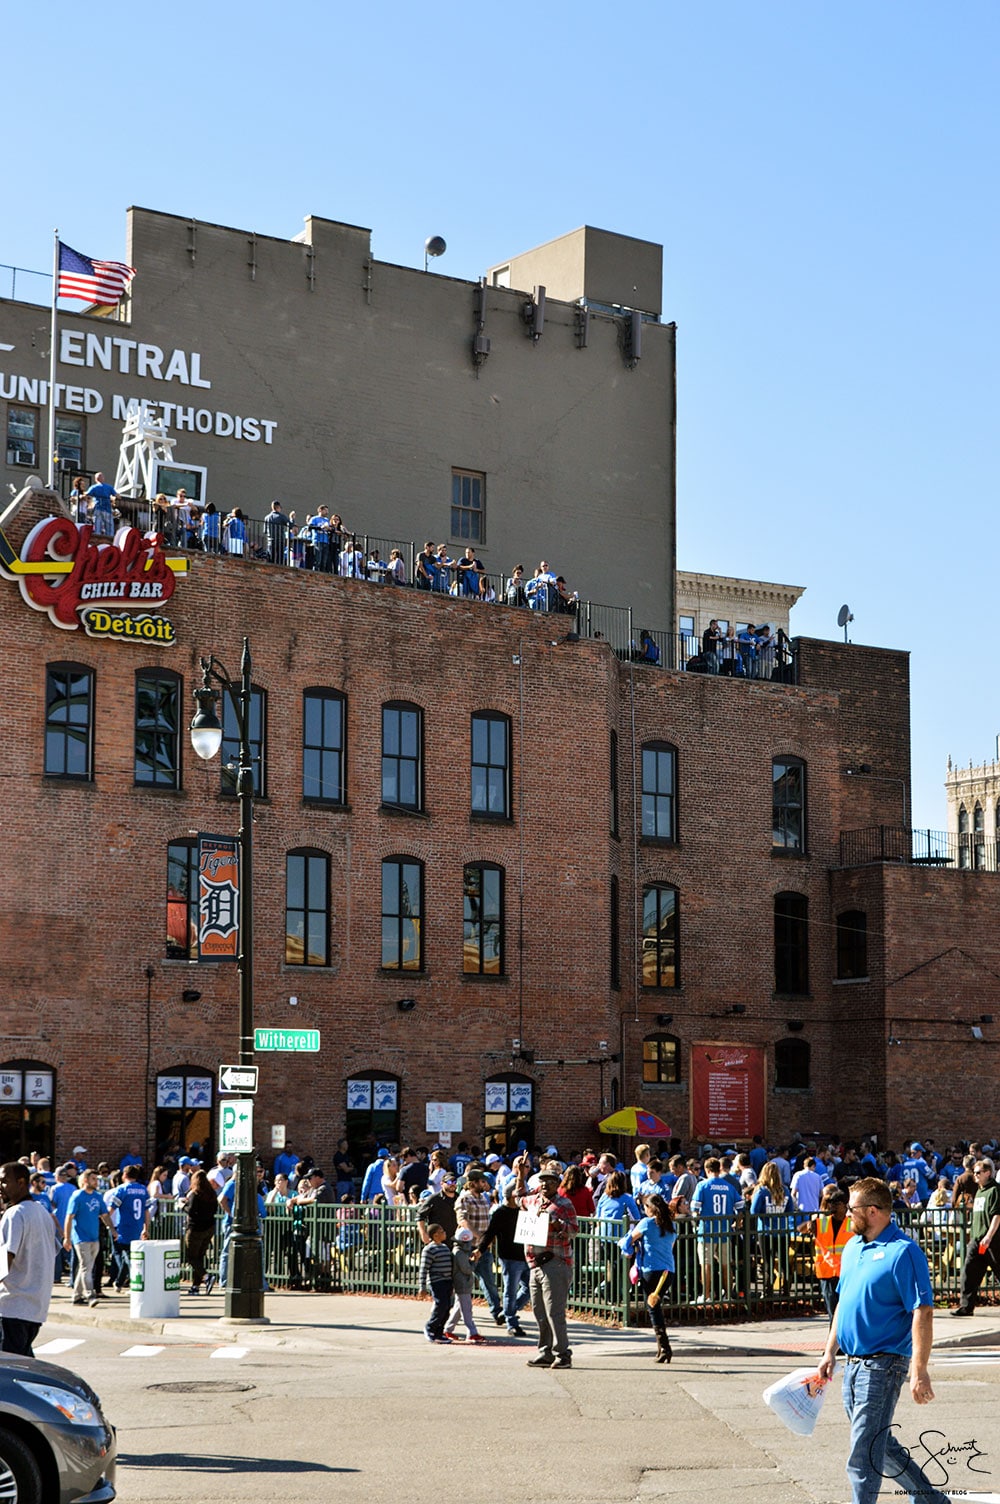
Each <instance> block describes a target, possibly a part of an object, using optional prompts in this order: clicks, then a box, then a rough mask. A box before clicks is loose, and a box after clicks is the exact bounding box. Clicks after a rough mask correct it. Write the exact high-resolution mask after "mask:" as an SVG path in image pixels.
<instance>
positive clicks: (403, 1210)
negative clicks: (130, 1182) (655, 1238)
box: [156, 1203, 1000, 1326]
mask: <svg viewBox="0 0 1000 1504" xmlns="http://www.w3.org/2000/svg"><path fill="white" fill-rule="evenodd" d="M418 1211H419V1208H418V1207H415V1206H383V1205H381V1204H379V1205H372V1204H361V1205H358V1204H353V1203H352V1204H350V1205H338V1206H334V1205H322V1204H321V1205H317V1206H302V1207H290V1208H287V1209H284V1208H282V1209H278V1208H269V1209H268V1214H267V1216H266V1217H265V1218H264V1223H263V1250H264V1273H265V1277H266V1279H267V1282H268V1284H269V1285H271V1286H272V1287H273V1288H274V1289H293V1290H294V1289H308V1290H317V1291H335V1292H339V1293H342V1294H345V1295H411V1296H413V1295H417V1294H418V1293H419V1289H420V1256H421V1253H422V1250H423V1243H422V1241H421V1238H420V1234H419V1232H418V1230H417V1225H416V1223H417V1215H418ZM942 1214H943V1215H942ZM894 1220H895V1221H896V1224H897V1226H899V1227H900V1228H901V1229H902V1230H903V1231H905V1232H907V1233H908V1234H909V1235H910V1236H911V1237H912V1238H914V1239H915V1241H916V1242H917V1243H918V1244H919V1245H920V1247H921V1248H922V1249H923V1250H924V1253H925V1254H926V1255H927V1260H928V1264H929V1266H930V1275H931V1288H932V1289H933V1291H934V1297H935V1301H936V1302H937V1303H938V1304H939V1305H942V1304H954V1303H956V1302H957V1300H958V1298H959V1291H960V1286H961V1274H962V1265H963V1263H964V1260H965V1253H966V1247H967V1243H968V1236H969V1220H970V1219H969V1214H968V1213H967V1212H964V1211H952V1210H951V1209H950V1208H941V1209H940V1212H939V1211H938V1210H937V1209H935V1208H928V1209H927V1210H918V1211H914V1212H902V1211H901V1212H897V1213H896V1214H895V1218H894ZM783 1221H784V1222H786V1225H781V1224H782V1222H783ZM224 1227H225V1223H224V1218H223V1217H222V1216H221V1214H220V1216H219V1217H218V1219H217V1222H216V1235H215V1240H214V1242H213V1244H212V1246H211V1248H210V1249H209V1252H208V1255H207V1257H206V1269H208V1270H209V1271H210V1272H211V1273H213V1274H217V1272H218V1265H219V1258H220V1255H221V1252H222V1244H223V1238H224ZM156 1229H157V1236H159V1237H167V1238H179V1239H180V1240H181V1244H182V1250H183V1235H184V1213H183V1211H182V1210H180V1209H178V1208H176V1207H174V1206H166V1207H164V1206H161V1207H160V1208H159V1210H158V1213H157V1224H156ZM626 1231H627V1224H626V1223H625V1222H617V1221H608V1220H602V1219H600V1218H597V1217H581V1218H580V1219H579V1224H578V1231H577V1233H576V1236H575V1238H574V1240H573V1255H574V1272H573V1285H572V1289H571V1292H570V1299H569V1307H570V1310H571V1311H572V1312H573V1313H574V1314H576V1315H578V1316H582V1317H584V1318H587V1319H590V1320H595V1321H601V1322H606V1323H608V1324H616V1325H620V1326H643V1325H646V1324H647V1323H648V1312H647V1310H646V1303H645V1298H644V1296H643V1292H642V1288H641V1285H640V1286H634V1285H632V1283H631V1281H630V1278H629V1261H628V1259H627V1258H626V1256H625V1255H624V1254H623V1253H622V1251H621V1249H620V1247H619V1240H620V1239H621V1238H622V1236H623V1235H624V1233H625V1232H626ZM675 1231H676V1233H677V1239H676V1242H675V1244H674V1262H675V1266H676V1272H675V1275H674V1278H673V1280H672V1281H671V1282H670V1284H669V1285H668V1287H667V1288H666V1289H665V1290H664V1292H663V1295H662V1301H663V1307H664V1312H665V1314H666V1317H667V1321H668V1324H669V1323H673V1324H674V1325H675V1326H677V1325H684V1324H685V1323H697V1324H699V1325H701V1324H707V1323H711V1322H713V1321H715V1322H722V1321H734V1320H752V1319H754V1318H755V1317H757V1318H764V1317H768V1316H781V1315H795V1314H800V1315H801V1314H805V1313H808V1312H815V1311H821V1310H822V1309H823V1301H822V1297H821V1293H820V1287H819V1281H818V1279H817V1277H816V1274H815V1244H814V1240H813V1235H812V1222H811V1218H810V1217H808V1216H807V1215H806V1214H804V1213H799V1212H796V1213H791V1214H785V1215H784V1216H783V1217H782V1218H771V1219H768V1218H757V1217H752V1216H750V1215H749V1214H746V1215H744V1216H742V1217H740V1218H737V1219H736V1220H735V1221H732V1220H729V1219H726V1218H702V1219H701V1220H700V1221H698V1222H692V1221H690V1220H687V1219H685V1220H679V1221H677V1222H676V1223H675ZM495 1268H496V1276H497V1283H498V1285H499V1284H501V1283H502V1277H503V1265H502V1262H501V1261H500V1259H499V1258H497V1259H495ZM184 1275H185V1277H186V1278H189V1277H190V1269H189V1268H187V1267H186V1266H185V1269H184ZM476 1293H477V1294H478V1293H479V1292H478V1290H477V1292H476ZM991 1295H992V1298H993V1299H994V1300H998V1299H1000V1288H998V1285H997V1282H996V1280H994V1279H993V1278H992V1276H990V1277H988V1278H987V1280H986V1281H985V1282H984V1284H983V1286H982V1288H981V1290H980V1294H979V1301H980V1303H981V1304H983V1303H986V1302H987V1301H989V1300H990V1298H991Z"/></svg>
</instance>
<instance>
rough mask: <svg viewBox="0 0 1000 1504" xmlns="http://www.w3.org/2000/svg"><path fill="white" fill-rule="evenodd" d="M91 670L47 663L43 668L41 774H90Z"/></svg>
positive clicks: (91, 731) (92, 671) (92, 678)
mask: <svg viewBox="0 0 1000 1504" xmlns="http://www.w3.org/2000/svg"><path fill="white" fill-rule="evenodd" d="M94 678H95V675H94V670H93V669H92V668H87V667H86V665H85V664H82V663H50V664H48V666H47V667H46V670H45V764H44V766H45V776H46V777H47V778H81V779H90V778H93V776H94Z"/></svg>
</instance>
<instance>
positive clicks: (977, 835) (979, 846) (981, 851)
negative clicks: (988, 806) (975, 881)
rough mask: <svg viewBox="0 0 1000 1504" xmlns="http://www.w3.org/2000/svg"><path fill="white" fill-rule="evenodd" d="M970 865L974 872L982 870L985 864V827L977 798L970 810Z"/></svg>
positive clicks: (981, 808)
mask: <svg viewBox="0 0 1000 1504" xmlns="http://www.w3.org/2000/svg"><path fill="white" fill-rule="evenodd" d="M972 866H973V869H974V871H976V872H982V870H983V868H984V867H985V866H986V828H985V824H984V821H983V806H982V805H981V804H980V802H979V800H978V799H977V800H976V807H975V809H974V810H973V811H972Z"/></svg>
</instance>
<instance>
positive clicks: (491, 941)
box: [462, 862, 504, 977]
mask: <svg viewBox="0 0 1000 1504" xmlns="http://www.w3.org/2000/svg"><path fill="white" fill-rule="evenodd" d="M462 887H463V891H464V922H463V932H462V970H463V971H464V972H466V973H469V974H472V975H478V976H496V977H498V976H500V975H501V973H502V972H503V965H504V962H503V951H504V922H503V914H504V908H503V887H504V871H503V868H502V867H498V866H496V864H495V863H493V862H472V863H470V864H469V866H467V867H466V868H465V869H464V871H463V874H462Z"/></svg>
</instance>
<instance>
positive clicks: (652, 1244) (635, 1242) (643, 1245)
mask: <svg viewBox="0 0 1000 1504" xmlns="http://www.w3.org/2000/svg"><path fill="white" fill-rule="evenodd" d="M639 1199H640V1201H641V1202H642V1209H643V1211H644V1212H645V1214H646V1215H645V1216H644V1217H643V1218H642V1219H641V1221H639V1222H637V1223H636V1225H635V1226H634V1227H633V1228H632V1231H631V1232H630V1233H629V1234H628V1241H629V1242H631V1244H632V1246H633V1249H634V1252H635V1257H636V1263H637V1266H638V1269H639V1279H640V1281H641V1283H642V1288H643V1290H644V1291H645V1292H646V1304H647V1306H648V1307H649V1314H650V1318H651V1320H652V1323H653V1331H654V1332H655V1333H656V1361H657V1363H669V1362H670V1359H671V1358H672V1357H673V1352H672V1350H671V1347H670V1338H669V1337H668V1336H667V1326H666V1319H665V1317H664V1315H663V1302H662V1297H663V1294H664V1292H665V1291H666V1290H668V1289H669V1287H670V1285H671V1283H672V1281H673V1274H674V1243H675V1242H676V1240H677V1234H676V1232H675V1231H674V1219H673V1217H672V1216H671V1215H670V1208H669V1207H668V1206H667V1203H666V1202H665V1201H664V1199H663V1197H662V1196H660V1195H657V1194H656V1193H655V1192H651V1193H649V1194H648V1195H645V1196H641V1197H640V1198H639Z"/></svg>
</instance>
